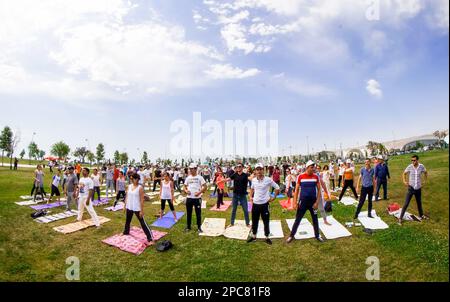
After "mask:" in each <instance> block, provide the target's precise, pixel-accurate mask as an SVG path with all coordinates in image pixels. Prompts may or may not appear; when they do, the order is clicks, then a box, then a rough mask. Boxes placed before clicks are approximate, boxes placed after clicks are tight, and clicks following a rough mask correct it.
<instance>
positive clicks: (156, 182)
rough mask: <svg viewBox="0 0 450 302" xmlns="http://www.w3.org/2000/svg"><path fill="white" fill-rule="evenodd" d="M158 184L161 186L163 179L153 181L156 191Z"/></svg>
mask: <svg viewBox="0 0 450 302" xmlns="http://www.w3.org/2000/svg"><path fill="white" fill-rule="evenodd" d="M156 184H159V186H160V187H161V180H160V179H157V180H154V181H153V192H155V191H156Z"/></svg>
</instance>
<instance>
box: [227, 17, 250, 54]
mask: <svg viewBox="0 0 450 302" xmlns="http://www.w3.org/2000/svg"><path fill="white" fill-rule="evenodd" d="M246 31H247V30H246V28H245V27H244V26H242V25H240V24H235V23H230V24H227V25H226V26H225V27H223V28H222V30H221V31H220V33H221V34H222V38H223V39H224V40H225V43H226V45H227V48H228V51H229V52H233V51H234V50H243V51H244V52H245V54H249V53H251V52H253V51H254V50H255V48H256V46H255V44H253V43H251V42H249V41H247V37H246Z"/></svg>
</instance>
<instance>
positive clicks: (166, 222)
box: [152, 212, 184, 229]
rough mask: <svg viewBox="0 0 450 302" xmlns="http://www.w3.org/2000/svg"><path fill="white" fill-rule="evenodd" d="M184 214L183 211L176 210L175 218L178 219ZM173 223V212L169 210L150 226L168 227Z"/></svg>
mask: <svg viewBox="0 0 450 302" xmlns="http://www.w3.org/2000/svg"><path fill="white" fill-rule="evenodd" d="M183 216H184V212H177V219H178V220H180V219H181V217H183ZM174 225H175V219H173V213H172V212H169V213H167V214H166V215H164V216H163V218H160V219H158V220H156V221H155V222H154V223H153V224H152V226H153V227H158V228H164V229H170V228H171V227H173V226H174Z"/></svg>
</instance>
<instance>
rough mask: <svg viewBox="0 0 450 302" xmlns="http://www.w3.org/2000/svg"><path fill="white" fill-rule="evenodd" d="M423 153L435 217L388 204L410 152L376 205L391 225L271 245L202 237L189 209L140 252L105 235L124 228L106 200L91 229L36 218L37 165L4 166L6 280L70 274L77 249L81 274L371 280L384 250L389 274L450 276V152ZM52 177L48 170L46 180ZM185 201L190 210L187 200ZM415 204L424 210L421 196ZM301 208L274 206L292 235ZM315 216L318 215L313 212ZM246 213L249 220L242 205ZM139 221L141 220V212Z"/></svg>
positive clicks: (345, 215) (0, 211) (1, 241)
mask: <svg viewBox="0 0 450 302" xmlns="http://www.w3.org/2000/svg"><path fill="white" fill-rule="evenodd" d="M420 155H421V162H422V163H423V164H424V165H425V166H426V167H427V169H428V170H429V183H428V184H427V186H426V187H425V188H424V198H423V199H424V208H425V212H426V213H427V214H429V215H430V217H431V220H429V221H426V222H424V223H417V222H406V223H405V225H404V226H403V227H400V226H398V225H397V224H395V222H396V221H395V219H394V218H393V217H391V216H389V215H388V214H387V212H386V207H387V205H388V203H391V202H398V203H400V204H403V201H404V196H405V187H404V186H403V184H402V182H401V173H402V172H403V170H404V168H405V167H406V166H407V165H408V164H409V163H410V156H409V155H403V156H398V157H393V158H391V160H390V161H389V167H390V170H391V175H392V179H391V182H390V185H389V197H390V200H389V201H382V202H379V203H376V204H375V206H374V208H375V209H376V211H377V213H378V215H380V216H381V217H382V218H383V220H384V221H385V222H387V223H388V224H389V225H390V228H389V229H388V230H383V231H377V232H376V233H375V234H374V235H372V236H370V235H367V234H365V233H364V232H362V229H361V228H351V229H349V230H350V232H351V233H352V234H353V236H352V237H349V238H343V239H338V240H329V241H327V242H326V243H324V244H319V243H317V242H316V241H315V240H303V241H295V242H294V243H292V244H291V245H286V244H285V243H284V240H281V239H276V240H274V244H273V246H268V245H266V244H265V243H263V242H256V243H254V244H247V243H245V242H244V241H238V240H231V239H226V238H224V237H219V238H209V237H201V236H198V235H197V233H196V232H195V231H192V232H190V233H188V234H186V233H184V231H183V230H184V228H185V223H186V217H183V219H182V220H181V221H180V222H179V223H178V224H176V225H175V226H174V227H173V228H172V229H171V230H169V235H168V236H167V237H166V239H169V240H171V241H172V242H173V243H174V245H175V246H174V248H173V249H172V250H171V251H170V252H167V253H158V252H156V251H155V250H154V249H153V248H148V249H147V250H146V251H145V252H144V253H143V254H142V255H140V256H134V255H131V254H127V253H125V252H122V251H120V250H118V249H116V248H113V247H110V246H107V245H106V244H103V243H102V242H101V240H103V239H105V238H107V237H109V236H112V235H114V234H117V233H120V232H121V231H122V230H123V225H124V217H123V213H122V212H117V213H109V212H107V211H105V210H103V209H102V207H97V208H96V211H97V213H98V214H99V215H101V216H105V217H108V218H111V219H112V220H111V221H110V222H108V223H106V224H104V225H103V227H102V228H101V229H99V230H97V229H95V228H90V229H87V230H84V231H81V232H77V233H74V234H70V235H62V234H60V233H57V232H55V231H54V230H53V229H52V227H54V226H58V225H63V224H66V223H69V222H72V221H73V220H74V218H73V219H72V218H68V219H66V220H63V221H59V222H55V223H52V224H47V225H44V224H39V223H37V222H34V221H33V220H32V219H31V217H30V214H31V213H32V212H33V210H32V209H30V208H29V207H25V206H24V207H21V206H18V205H16V204H14V202H15V201H19V200H20V198H19V196H20V195H28V194H29V193H30V189H31V185H32V181H31V179H32V171H33V169H24V170H19V171H10V170H9V168H7V167H5V168H0V257H1V259H2V260H1V261H0V281H65V280H66V279H65V270H66V269H67V268H68V265H66V263H65V260H66V258H67V257H70V256H77V257H78V258H79V259H80V271H81V272H80V277H81V281H277V282H283V281H366V278H365V275H366V269H367V268H368V265H366V263H365V262H366V259H367V258H368V257H370V256H376V257H378V258H379V259H380V268H381V281H382V282H386V281H445V282H448V281H449V262H448V256H449V253H448V248H449V244H448V243H449V241H448V240H449V238H448V232H449V209H448V206H449V199H448V180H449V179H448V152H447V151H432V152H428V153H424V154H420ZM47 171H48V170H47ZM50 177H51V176H50V175H49V173H47V174H46V181H47V184H49V183H50ZM205 195H208V196H209V194H205ZM206 199H207V200H208V208H209V207H211V206H213V204H214V203H215V200H212V199H209V198H206ZM158 208H159V207H158V206H157V205H151V204H150V203H146V206H145V212H146V219H147V221H149V222H153V221H154V220H155V218H154V217H153V215H154V214H156V213H157V212H158ZM178 210H183V205H180V206H178ZM57 211H62V209H60V210H57ZM183 211H184V210H183ZM354 211H355V208H354V207H344V206H342V205H338V204H334V208H333V215H334V216H335V217H336V218H337V219H338V220H339V221H340V222H341V223H344V222H346V221H351V219H352V216H353V214H354ZM409 211H410V212H412V213H417V210H416V205H415V202H414V201H413V202H412V203H411V207H410V209H409ZM54 212H56V211H54ZM85 215H87V216H85V217H86V218H88V216H89V215H88V214H85ZM230 215H231V209H229V210H228V211H227V212H225V213H217V212H213V211H210V210H209V209H206V210H205V209H203V210H202V219H204V218H205V217H218V218H219V217H220V218H227V224H229V222H230ZM294 216H295V213H293V212H287V213H283V212H282V210H281V206H280V205H279V203H278V201H277V202H275V203H274V204H273V205H272V207H271V219H279V220H282V224H283V231H284V234H285V235H287V234H288V227H287V224H286V222H285V219H286V218H294ZM306 218H308V219H309V220H310V221H311V219H310V217H309V214H307V215H306ZM238 219H243V213H242V210H241V209H240V210H238ZM193 222H195V217H194V218H193ZM133 225H138V224H137V221H136V220H134V222H133ZM193 230H195V227H194V228H193Z"/></svg>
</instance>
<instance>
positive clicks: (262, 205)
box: [247, 164, 280, 245]
mask: <svg viewBox="0 0 450 302" xmlns="http://www.w3.org/2000/svg"><path fill="white" fill-rule="evenodd" d="M255 175H256V177H255V178H253V179H252V186H251V188H250V203H251V204H252V234H251V235H250V237H249V238H248V240H247V242H248V243H250V242H253V241H255V240H256V235H257V233H258V224H259V218H260V217H261V218H262V221H263V223H264V235H265V236H266V240H265V241H266V243H267V244H269V245H272V240H270V238H269V236H270V206H269V204H270V203H271V202H272V201H274V200H275V198H276V196H278V194H280V186H278V184H277V183H276V182H274V181H273V179H272V178H271V177H267V176H264V166H263V165H262V164H257V165H256V167H255ZM270 188H274V189H275V196H274V197H271V196H270V194H269V190H270Z"/></svg>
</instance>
